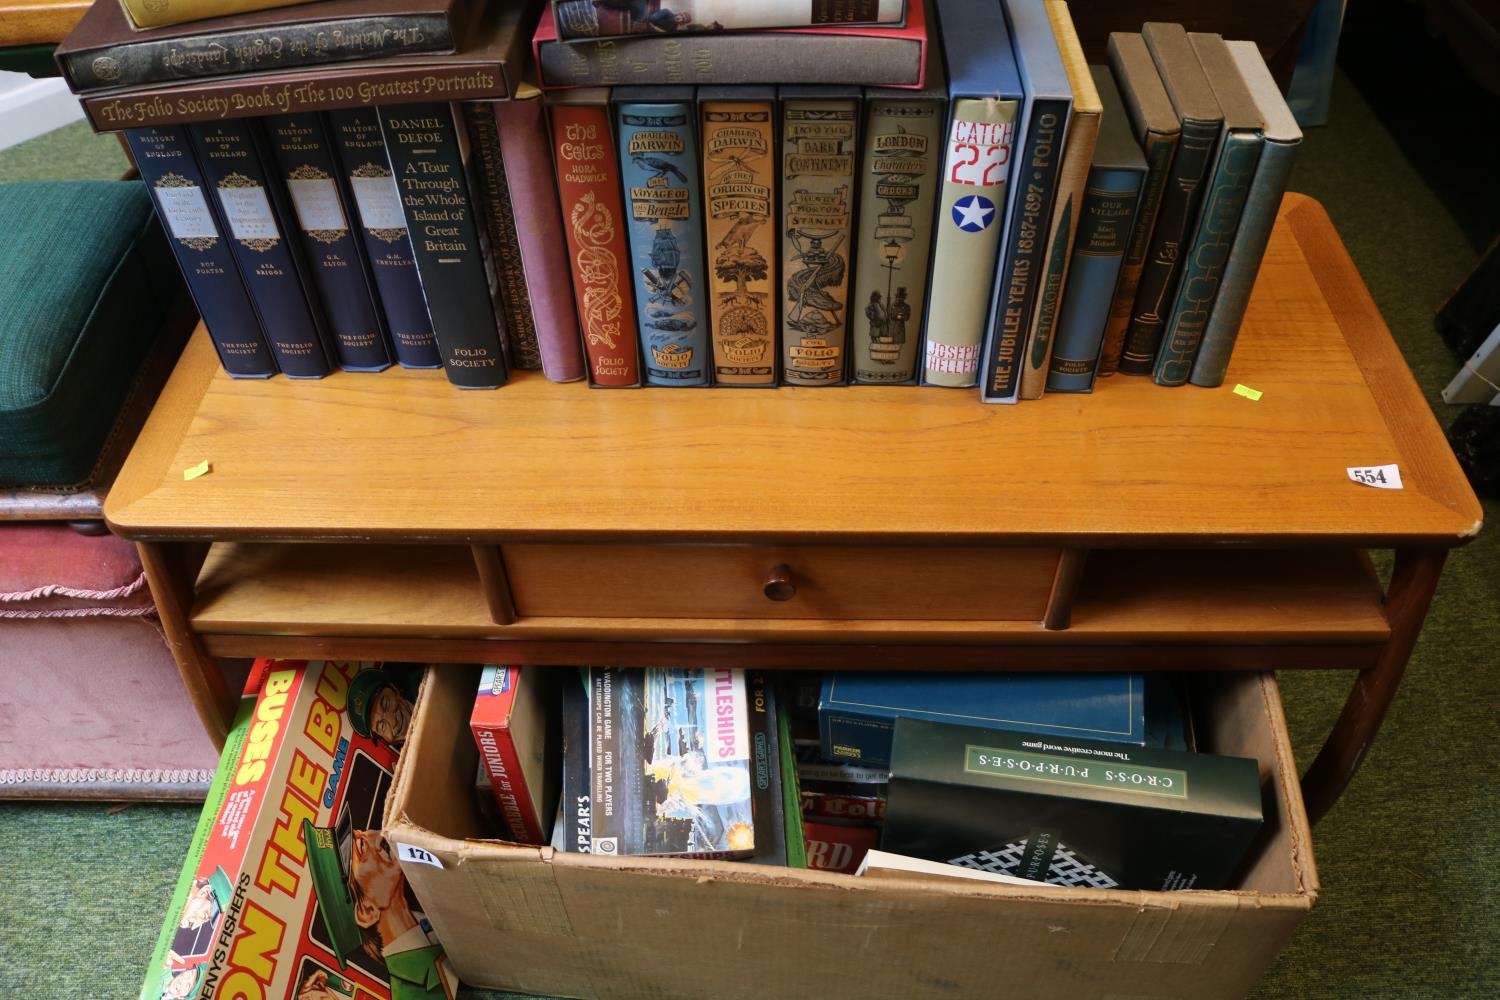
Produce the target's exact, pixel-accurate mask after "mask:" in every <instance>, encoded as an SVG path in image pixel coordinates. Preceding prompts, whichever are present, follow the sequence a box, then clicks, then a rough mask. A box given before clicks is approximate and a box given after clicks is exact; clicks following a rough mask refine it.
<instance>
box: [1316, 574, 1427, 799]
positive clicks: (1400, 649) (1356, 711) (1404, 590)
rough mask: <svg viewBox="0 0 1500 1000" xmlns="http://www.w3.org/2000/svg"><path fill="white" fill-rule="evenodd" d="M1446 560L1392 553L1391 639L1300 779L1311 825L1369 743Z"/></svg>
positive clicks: (1388, 598)
mask: <svg viewBox="0 0 1500 1000" xmlns="http://www.w3.org/2000/svg"><path fill="white" fill-rule="evenodd" d="M1447 557H1448V552H1447V550H1446V549H1398V550H1397V551H1396V559H1395V566H1394V568H1393V570H1392V572H1391V584H1390V587H1389V588H1388V590H1387V591H1386V595H1385V612H1386V617H1387V618H1388V619H1389V621H1390V623H1391V637H1390V639H1388V640H1387V641H1386V644H1385V648H1384V649H1383V650H1382V651H1381V654H1380V659H1379V661H1378V662H1377V663H1376V664H1375V666H1373V667H1370V668H1369V669H1368V670H1362V671H1360V672H1359V675H1358V676H1357V677H1355V679H1354V689H1353V690H1352V691H1350V692H1349V699H1348V700H1347V701H1346V702H1345V703H1344V709H1343V711H1342V712H1340V713H1339V718H1338V721H1337V722H1335V723H1334V725H1333V729H1332V731H1330V732H1329V734H1328V740H1327V742H1325V743H1324V744H1323V749H1322V750H1321V751H1320V752H1319V753H1318V757H1317V759H1316V760H1314V761H1313V763H1312V766H1311V767H1309V768H1308V769H1307V773H1306V774H1304V775H1303V776H1302V799H1303V801H1304V802H1305V803H1306V805H1307V818H1308V819H1309V821H1311V822H1313V823H1316V822H1317V821H1318V820H1319V819H1321V818H1322V817H1323V816H1324V815H1325V814H1326V813H1327V812H1328V810H1329V809H1331V808H1333V804H1334V803H1335V802H1337V801H1338V798H1339V796H1340V795H1342V794H1343V791H1344V789H1345V788H1346V787H1347V786H1348V784H1349V781H1350V779H1352V778H1353V777H1354V773H1355V772H1356V771H1358V770H1359V765H1360V761H1362V760H1363V759H1364V756H1365V752H1366V751H1367V750H1369V749H1370V744H1371V743H1372V742H1374V739H1375V734H1376V733H1377V732H1378V731H1379V730H1380V724H1381V722H1382V721H1383V720H1384V719H1385V712H1386V709H1387V708H1389V707H1390V704H1391V699H1392V698H1394V697H1395V695H1396V688H1397V686H1398V685H1400V683H1401V675H1402V674H1403V673H1404V672H1405V670H1406V661H1407V660H1408V659H1410V658H1411V651H1412V648H1413V647H1414V646H1416V644H1417V636H1418V635H1419V634H1420V633H1421V631H1422V622H1423V621H1424V620H1425V619H1426V617H1427V609H1428V607H1429V606H1430V605H1431V604H1432V595H1433V593H1434V591H1436V590H1437V584H1438V577H1439V576H1441V575H1442V572H1443V562H1444V561H1445V560H1446V559H1447Z"/></svg>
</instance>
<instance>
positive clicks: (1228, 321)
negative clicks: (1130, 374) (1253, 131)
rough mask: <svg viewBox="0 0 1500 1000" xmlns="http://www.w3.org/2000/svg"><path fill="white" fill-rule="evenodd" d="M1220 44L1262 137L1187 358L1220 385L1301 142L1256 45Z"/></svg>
mask: <svg viewBox="0 0 1500 1000" xmlns="http://www.w3.org/2000/svg"><path fill="white" fill-rule="evenodd" d="M1226 44H1227V45H1228V46H1229V54H1230V56H1231V58H1233V59H1234V64H1235V66H1236V67H1237V68H1238V69H1239V71H1240V77H1241V78H1242V79H1243V80H1244V81H1245V85H1246V86H1247V87H1248V88H1249V89H1250V95H1251V98H1252V99H1253V100H1254V101H1255V106H1256V108H1257V110H1258V111H1259V112H1260V117H1261V122H1262V134H1263V137H1264V140H1265V143H1264V145H1263V146H1262V147H1261V152H1260V163H1259V164H1257V166H1256V168H1255V177H1254V179H1253V180H1251V182H1250V191H1249V193H1248V194H1247V195H1246V196H1245V210H1244V213H1243V215H1242V216H1241V218H1240V226H1239V228H1238V229H1237V230H1236V231H1235V234H1234V243H1233V244H1232V245H1231V246H1230V249H1229V261H1228V263H1226V264H1225V265H1224V276H1223V278H1222V279H1220V281H1219V297H1218V298H1217V299H1215V300H1214V307H1213V311H1212V312H1211V313H1209V317H1208V328H1207V329H1205V330H1204V331H1203V342H1202V343H1201V344H1199V345H1198V356H1197V357H1196V358H1194V360H1193V372H1192V376H1191V381H1192V383H1193V384H1194V385H1201V386H1216V385H1221V384H1222V383H1223V381H1224V373H1225V371H1226V369H1228V367H1229V358H1230V355H1231V354H1233V353H1234V341H1235V338H1236V337H1237V336H1238V335H1239V331H1240V321H1241V320H1243V319H1244V317H1245V306H1246V305H1248V304H1249V302H1250V292H1251V291H1252V290H1253V289H1254V287H1255V277H1256V275H1257V274H1259V273H1260V263H1261V259H1262V258H1263V257H1264V256H1265V252H1266V244H1267V243H1268V242H1270V239H1271V227H1272V226H1273V225H1274V224H1275V222H1276V211H1277V209H1278V208H1280V207H1281V196H1282V195H1283V194H1284V193H1285V192H1286V185H1287V181H1288V179H1290V177H1291V174H1292V165H1293V164H1294V163H1295V162H1296V159H1297V150H1298V148H1300V147H1301V145H1302V129H1301V128H1300V127H1298V125H1297V119H1296V117H1295V116H1294V115H1293V114H1292V110H1291V108H1289V107H1287V102H1286V99H1285V98H1284V97H1282V96H1281V88H1280V87H1279V86H1277V84H1276V81H1275V79H1274V78H1273V77H1272V76H1271V71H1270V70H1269V69H1267V68H1266V63H1265V60H1264V59H1262V58H1261V55H1260V49H1258V48H1257V47H1256V45H1255V43H1254V42H1228V43H1226Z"/></svg>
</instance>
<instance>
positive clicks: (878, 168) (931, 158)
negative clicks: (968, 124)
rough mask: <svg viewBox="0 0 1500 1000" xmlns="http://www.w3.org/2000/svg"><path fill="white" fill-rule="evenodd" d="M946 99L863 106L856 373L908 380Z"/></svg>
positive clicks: (923, 297)
mask: <svg viewBox="0 0 1500 1000" xmlns="http://www.w3.org/2000/svg"><path fill="white" fill-rule="evenodd" d="M945 105H946V102H945V101H925V100H921V101H919V100H878V99H877V100H873V101H871V102H869V105H868V110H867V112H866V119H865V120H866V132H865V147H864V149H865V152H864V162H863V166H862V173H863V176H862V177H861V181H860V185H861V188H860V189H861V192H862V193H861V197H860V220H859V242H858V252H857V253H856V254H855V268H856V273H855V290H854V301H855V302H856V303H863V304H864V321H863V322H861V321H860V320H859V319H858V318H856V319H855V321H854V324H855V325H854V334H853V336H852V337H851V340H850V343H851V352H852V355H853V367H854V381H856V382H868V383H875V384H893V383H899V382H910V381H912V380H913V379H914V378H915V377H916V363H917V346H918V344H919V343H920V341H921V333H922V317H923V316H924V315H925V314H926V311H927V263H928V260H929V259H930V256H931V249H932V209H933V205H934V203H935V201H936V198H937V166H938V158H939V149H940V147H941V145H942V129H943V115H944V113H945V112H946V110H947V109H946V107H945Z"/></svg>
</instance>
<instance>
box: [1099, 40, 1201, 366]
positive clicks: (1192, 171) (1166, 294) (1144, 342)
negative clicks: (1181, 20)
mask: <svg viewBox="0 0 1500 1000" xmlns="http://www.w3.org/2000/svg"><path fill="white" fill-rule="evenodd" d="M1141 37H1142V38H1143V39H1145V42H1146V48H1147V49H1148V50H1149V51H1150V52H1151V59H1152V61H1153V62H1154V63H1155V64H1156V70H1157V72H1158V73H1159V74H1160V75H1161V81H1162V86H1163V87H1164V88H1165V89H1166V92H1167V97H1168V98H1169V99H1170V100H1171V102H1172V110H1173V113H1175V114H1176V115H1177V120H1178V122H1179V123H1180V125H1181V129H1182V136H1181V138H1180V139H1178V142H1177V151H1176V153H1174V154H1173V156H1172V168H1171V172H1170V173H1169V174H1168V177H1167V185H1166V188H1165V189H1164V190H1163V192H1162V200H1161V206H1160V207H1159V208H1158V209H1157V213H1156V228H1155V229H1154V230H1153V231H1152V234H1151V245H1150V248H1149V249H1148V250H1147V252H1146V261H1145V264H1144V266H1143V267H1142V268H1141V283H1140V287H1139V288H1137V289H1136V293H1135V305H1134V306H1133V307H1132V311H1131V315H1130V326H1129V328H1128V329H1127V330H1126V334H1125V347H1124V350H1123V351H1122V352H1121V354H1120V369H1119V370H1120V371H1121V372H1122V373H1123V374H1126V375H1150V374H1151V372H1152V369H1153V368H1154V366H1155V363H1156V353H1157V349H1158V348H1159V347H1160V346H1161V338H1162V333H1163V331H1164V330H1165V329H1166V325H1167V320H1168V319H1170V318H1171V310H1172V306H1173V304H1174V303H1175V302H1176V293H1177V283H1178V280H1179V279H1180V278H1181V277H1182V267H1181V264H1182V259H1183V256H1184V254H1185V253H1186V252H1187V248H1188V245H1189V241H1191V239H1192V237H1193V227H1194V226H1195V225H1196V223H1197V221H1198V210H1199V208H1200V207H1201V205H1202V204H1203V195H1204V189H1205V187H1206V186H1207V184H1208V181H1209V176H1210V172H1211V171H1212V169H1213V164H1214V161H1215V157H1216V155H1217V153H1218V149H1219V137H1220V134H1221V133H1222V132H1223V130H1224V115H1223V113H1222V112H1221V111H1220V110H1219V102H1218V101H1217V100H1215V99H1214V93H1213V88H1212V87H1211V86H1209V83H1208V78H1207V77H1206V76H1204V75H1203V68H1202V66H1200V65H1199V63H1198V55H1197V53H1195V52H1194V51H1193V45H1192V43H1191V42H1189V41H1188V37H1187V32H1186V31H1185V30H1183V27H1182V25H1180V24H1167V23H1163V22H1160V21H1153V22H1148V23H1146V24H1145V25H1143V26H1142V28H1141Z"/></svg>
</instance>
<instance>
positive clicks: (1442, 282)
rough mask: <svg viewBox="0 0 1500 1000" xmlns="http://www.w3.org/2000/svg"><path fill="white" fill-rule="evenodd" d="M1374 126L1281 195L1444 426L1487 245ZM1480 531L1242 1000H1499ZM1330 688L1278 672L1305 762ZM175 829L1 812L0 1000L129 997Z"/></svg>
mask: <svg viewBox="0 0 1500 1000" xmlns="http://www.w3.org/2000/svg"><path fill="white" fill-rule="evenodd" d="M1391 121H1392V119H1391V118H1390V117H1389V116H1388V115H1387V114H1386V112H1385V109H1384V107H1382V109H1381V111H1380V113H1377V112H1376V111H1375V110H1373V109H1372V107H1371V106H1370V105H1369V104H1368V103H1366V100H1365V99H1364V97H1362V96H1361V93H1360V92H1359V91H1357V90H1355V89H1354V88H1353V87H1352V86H1351V85H1350V84H1349V83H1348V82H1347V81H1346V80H1343V79H1341V80H1340V81H1339V85H1338V87H1337V89H1336V91H1335V94H1334V99H1333V112H1332V119H1331V121H1330V124H1329V125H1328V126H1327V127H1325V128H1321V129H1314V130H1311V131H1310V133H1309V135H1308V139H1307V142H1306V143H1305V148H1304V151H1303V153H1302V158H1301V162H1300V164H1299V167H1298V170H1297V174H1296V177H1295V179H1294V183H1293V187H1294V188H1296V189H1297V190H1300V191H1304V192H1307V193H1309V194H1312V195H1313V196H1315V197H1317V198H1319V199H1320V200H1321V201H1322V202H1323V204H1324V205H1326V206H1327V207H1328V210H1329V212H1330V214H1331V215H1332V216H1333V219H1334V222H1335V224H1336V225H1337V226H1338V228H1339V231H1340V232H1341V233H1342V234H1343V236H1344V239H1345V241H1346V242H1347V243H1348V245H1349V247H1350V250H1351V252H1352V254H1353V256H1354V259H1355V262H1356V263H1357V264H1358V265H1359V268H1360V270H1361V272H1362V273H1363V274H1364V276H1365V278H1366V281H1367V282H1368V284H1369V286H1370V288H1371V291H1372V292H1373V294H1374V296H1375V299H1376V301H1377V303H1378V304H1379V306H1380V308H1381V311H1382V313H1383V314H1384V315H1385V317H1386V320H1387V322H1388V324H1389V325H1390V327H1391V329H1392V332H1393V333H1394V334H1395V336H1396V338H1397V340H1398V341H1399V342H1400V344H1401V345H1402V348H1403V350H1404V351H1405V352H1406V357H1407V359H1408V361H1409V363H1410V365H1411V367H1412V369H1413V371H1414V372H1415V374H1416V376H1417V378H1418V380H1419V381H1420V382H1421V384H1422V386H1423V388H1424V390H1425V391H1426V393H1427V395H1428V398H1429V400H1430V401H1431V403H1432V405H1433V407H1434V410H1435V412H1436V413H1437V414H1438V416H1439V418H1440V419H1441V420H1442V421H1443V422H1444V423H1445V424H1446V423H1447V422H1448V421H1449V420H1450V419H1451V417H1452V415H1453V413H1454V412H1456V411H1455V410H1453V409H1452V408H1449V407H1446V406H1444V404H1442V403H1441V402H1440V401H1439V397H1438V390H1439V389H1440V388H1441V386H1442V385H1443V384H1444V383H1445V382H1446V381H1447V380H1448V379H1449V378H1451V377H1452V375H1453V373H1454V371H1455V370H1456V365H1455V363H1454V361H1453V359H1452V358H1451V357H1449V356H1448V354H1447V352H1446V350H1445V349H1444V347H1443V346H1442V344H1441V343H1440V342H1439V341H1438V339H1437V337H1436V336H1435V335H1434V334H1433V332H1432V315H1433V312H1434V310H1435V309H1436V308H1437V306H1438V305H1439V304H1440V303H1441V302H1442V301H1443V299H1444V298H1445V297H1446V296H1447V295H1448V293H1449V292H1450V291H1451V290H1452V289H1453V287H1454V286H1456V285H1457V284H1458V282H1459V281H1460V280H1462V278H1463V277H1464V275H1465V274H1466V273H1467V271H1468V269H1469V268H1470V267H1471V266H1472V264H1473V262H1474V260H1475V258H1476V253H1477V249H1478V247H1477V246H1476V242H1478V241H1482V240H1483V239H1484V238H1486V237H1483V236H1481V235H1480V233H1481V232H1482V227H1479V226H1476V225H1475V220H1474V218H1473V215H1472V213H1471V212H1470V210H1469V209H1468V208H1467V207H1466V205H1467V203H1465V202H1463V201H1462V199H1460V200H1459V202H1455V201H1454V200H1452V199H1451V198H1449V197H1445V196H1444V194H1443V193H1442V192H1440V191H1438V190H1434V189H1433V188H1432V187H1430V186H1429V184H1430V183H1432V173H1431V171H1432V169H1433V165H1432V164H1431V163H1426V164H1423V163H1420V162H1415V161H1413V160H1409V159H1408V158H1407V156H1406V155H1405V154H1404V152H1403V150H1402V148H1401V146H1400V145H1399V143H1398V142H1397V138H1396V136H1399V135H1401V130H1397V131H1396V132H1395V133H1394V134H1393V132H1392V131H1391V130H1389V129H1388V128H1387V125H1388V124H1389V123H1390V122H1391ZM77 128H78V127H75V128H73V129H69V130H65V132H64V134H63V135H61V136H59V137H56V138H52V137H48V138H44V139H40V140H36V141H35V142H33V143H28V144H27V145H26V146H25V147H21V148H20V149H19V150H17V151H14V152H12V153H7V154H0V180H9V179H18V178H20V177H22V176H39V175H44V176H56V175H57V172H58V169H59V168H57V167H55V164H56V163H57V161H58V160H59V159H61V160H62V161H63V167H65V168H66V169H67V170H69V171H79V172H80V175H83V174H85V173H87V171H89V170H94V171H97V173H95V174H93V176H106V177H108V176H117V175H118V173H119V170H120V167H121V165H122V161H119V160H116V159H115V158H114V157H113V156H111V155H102V156H98V158H97V159H96V158H95V157H96V154H99V153H101V152H102V153H109V152H110V151H109V150H107V149H105V148H104V147H105V145H106V144H107V143H108V142H109V140H103V141H96V140H95V139H94V138H93V137H88V136H86V135H84V136H80V135H79V134H78V133H77ZM85 139H86V140H87V141H84V140H85ZM52 142H57V143H59V144H60V145H61V147H62V149H63V150H64V152H61V153H58V152H56V151H55V148H54V147H52V146H51V145H50V143H52ZM1476 155H1478V154H1476ZM85 159H87V160H88V162H85ZM27 162H29V164H30V166H27V165H25V164H26V163H27ZM1485 162H1487V163H1488V164H1489V169H1491V170H1492V169H1493V159H1492V158H1489V159H1487V160H1486V161H1485ZM1438 166H1439V167H1440V166H1441V164H1439V165H1438ZM1419 167H1420V168H1421V169H1419ZM28 171H30V172H29V173H28ZM1424 173H1426V174H1427V176H1426V177H1424ZM71 175H72V174H70V176H71ZM1491 193H1492V192H1491ZM1455 205H1457V207H1455ZM1455 211H1457V212H1459V213H1460V215H1461V216H1462V218H1459V217H1456V216H1455V214H1453V213H1454V212H1455ZM1490 235H1493V230H1492V231H1491V233H1490ZM1486 514H1487V518H1488V521H1489V523H1490V527H1489V528H1488V529H1487V530H1486V531H1485V532H1484V533H1483V534H1482V535H1481V536H1480V537H1479V539H1478V540H1477V541H1475V542H1474V543H1473V544H1471V545H1470V546H1468V547H1467V548H1464V549H1460V550H1458V551H1456V552H1454V553H1453V555H1452V556H1451V557H1450V559H1449V562H1448V569H1447V572H1446V575H1445V576H1444V578H1443V583H1442V586H1441V588H1440V589H1439V592H1438V596H1437V600H1436V602H1435V604H1434V606H1433V610H1432V614H1431V617H1430V618H1429V620H1428V623H1427V627H1426V630H1425V631H1424V633H1423V638H1422V641H1421V642H1420V644H1419V645H1418V647H1417V651H1416V654H1415V656H1414V657H1413V659H1412V661H1411V665H1410V667H1409V668H1408V672H1407V677H1406V680H1405V682H1404V684H1403V685H1402V687H1401V690H1400V692H1399V694H1398V696H1397V698H1396V701H1395V704H1394V705H1393V707H1392V709H1391V712H1390V715H1389V717H1388V719H1387V721H1386V724H1385V727H1384V729H1383V730H1382V732H1381V735H1380V738H1379V739H1378V740H1377V741H1376V743H1375V745H1374V747H1373V748H1372V749H1371V751H1370V753H1369V756H1368V758H1367V760H1366V762H1365V764H1364V768H1363V770H1362V771H1361V772H1360V774H1359V775H1358V776H1357V777H1356V778H1355V780H1354V782H1353V784H1352V785H1351V787H1350V789H1349V791H1348V792H1347V793H1346V794H1345V796H1344V798H1343V799H1342V800H1341V802H1340V803H1339V805H1338V806H1337V807H1335V809H1334V810H1333V812H1332V813H1331V814H1330V815H1329V816H1328V817H1327V818H1326V819H1325V820H1324V821H1323V822H1322V823H1321V824H1320V825H1319V826H1318V827H1317V829H1316V831H1315V836H1314V841H1315V849H1316V852H1317V857H1318V866H1319V869H1320V874H1321V878H1322V883H1323V894H1322V898H1321V899H1320V901H1319V903H1318V905H1317V906H1316V907H1315V908H1314V909H1313V911H1312V913H1311V915H1310V916H1309V917H1308V918H1307V920H1306V921H1305V922H1304V923H1303V925H1302V926H1301V928H1300V929H1299V930H1298V932H1297V934H1296V936H1295V938H1294V939H1293V941H1292V944H1291V946H1290V947H1289V948H1288V949H1287V951H1286V952H1285V953H1284V954H1283V956H1282V958H1281V960H1280V962H1279V963H1278V965H1277V966H1276V968H1275V969H1274V970H1273V971H1272V972H1271V974H1270V975H1268V976H1267V977H1266V979H1265V980H1263V982H1262V983H1261V984H1260V986H1259V987H1258V988H1257V989H1256V991H1255V993H1254V994H1253V996H1254V997H1256V998H1257V1000H1272V998H1307V1000H1314V998H1339V1000H1344V998H1349V997H1378V998H1387V997H1390V998H1413V1000H1415V998H1444V1000H1464V998H1473V1000H1480V998H1485V1000H1489V998H1493V997H1496V996H1500V940H1497V938H1500V892H1497V888H1500V861H1497V860H1496V858H1497V856H1500V797H1497V796H1496V795H1495V793H1494V792H1493V791H1492V786H1490V785H1489V783H1488V781H1487V779H1485V778H1484V774H1485V773H1486V771H1485V770H1484V767H1485V765H1484V764H1483V760H1484V759H1486V756H1487V749H1486V747H1487V739H1488V738H1489V737H1490V736H1491V735H1492V734H1493V733H1494V731H1495V722H1494V719H1495V710H1496V708H1497V706H1500V671H1497V670H1496V669H1495V668H1496V666H1497V664H1500V655H1497V652H1496V648H1497V641H1500V503H1495V502H1489V503H1487V504H1486ZM1348 683H1349V677H1348V675H1345V674H1337V673H1297V672H1290V671H1289V672H1285V673H1283V674H1282V684H1283V692H1284V695H1285V699H1286V703H1287V707H1288V713H1289V719H1290V724H1291V727H1292V732H1293V738H1294V743H1295V745H1296V747H1297V750H1298V753H1299V758H1300V759H1301V761H1302V763H1303V764H1304V765H1305V764H1306V763H1308V762H1310V761H1311V758H1312V753H1313V751H1314V750H1315V749H1316V747H1317V746H1319V745H1320V744H1321V741H1322V736H1323V734H1324V732H1325V731H1326V728H1327V726H1328V725H1329V724H1330V723H1331V721H1332V719H1333V718H1334V716H1335V714H1336V713H1337V710H1338V708H1339V706H1340V705H1341V704H1342V701H1343V698H1344V696H1345V694H1346V693H1347V691H1348ZM194 822H195V815H194V812H193V811H192V810H191V809H187V808H182V807H155V806H152V807H148V806H134V807H131V808H128V809H124V810H122V811H113V810H111V808H110V807H108V806H103V805H57V806H7V807H0V998H12V997H14V998H27V1000H53V998H56V1000H64V998H66V1000H73V998H111V997H127V996H134V995H135V993H136V991H137V989H138V987H139V983H140V980H141V977H142V974H143V972H144V969H145V965H146V962H147V958H148V955H149V952H150V948H151V943H152V941H153V939H154V937H155V935H156V932H157V929H158V927H159V924H160V921H161V919H162V914H163V910H164V909H165V906H166V902H167V898H168V896H169V895H170V892H171V887H172V884H173V882H174V880H175V878H176V874H177V869H178V867H179V865H180V864H181V861H182V856H183V852H184V851H185V849H186V846H187V842H188V839H189V837H190V835H191V832H192V829H193V824H194ZM851 989H853V990H857V989H858V984H851ZM470 996H474V997H478V996H486V997H493V996H494V995H493V994H477V993H476V994H470ZM1023 1000H1024V998H1023Z"/></svg>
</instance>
